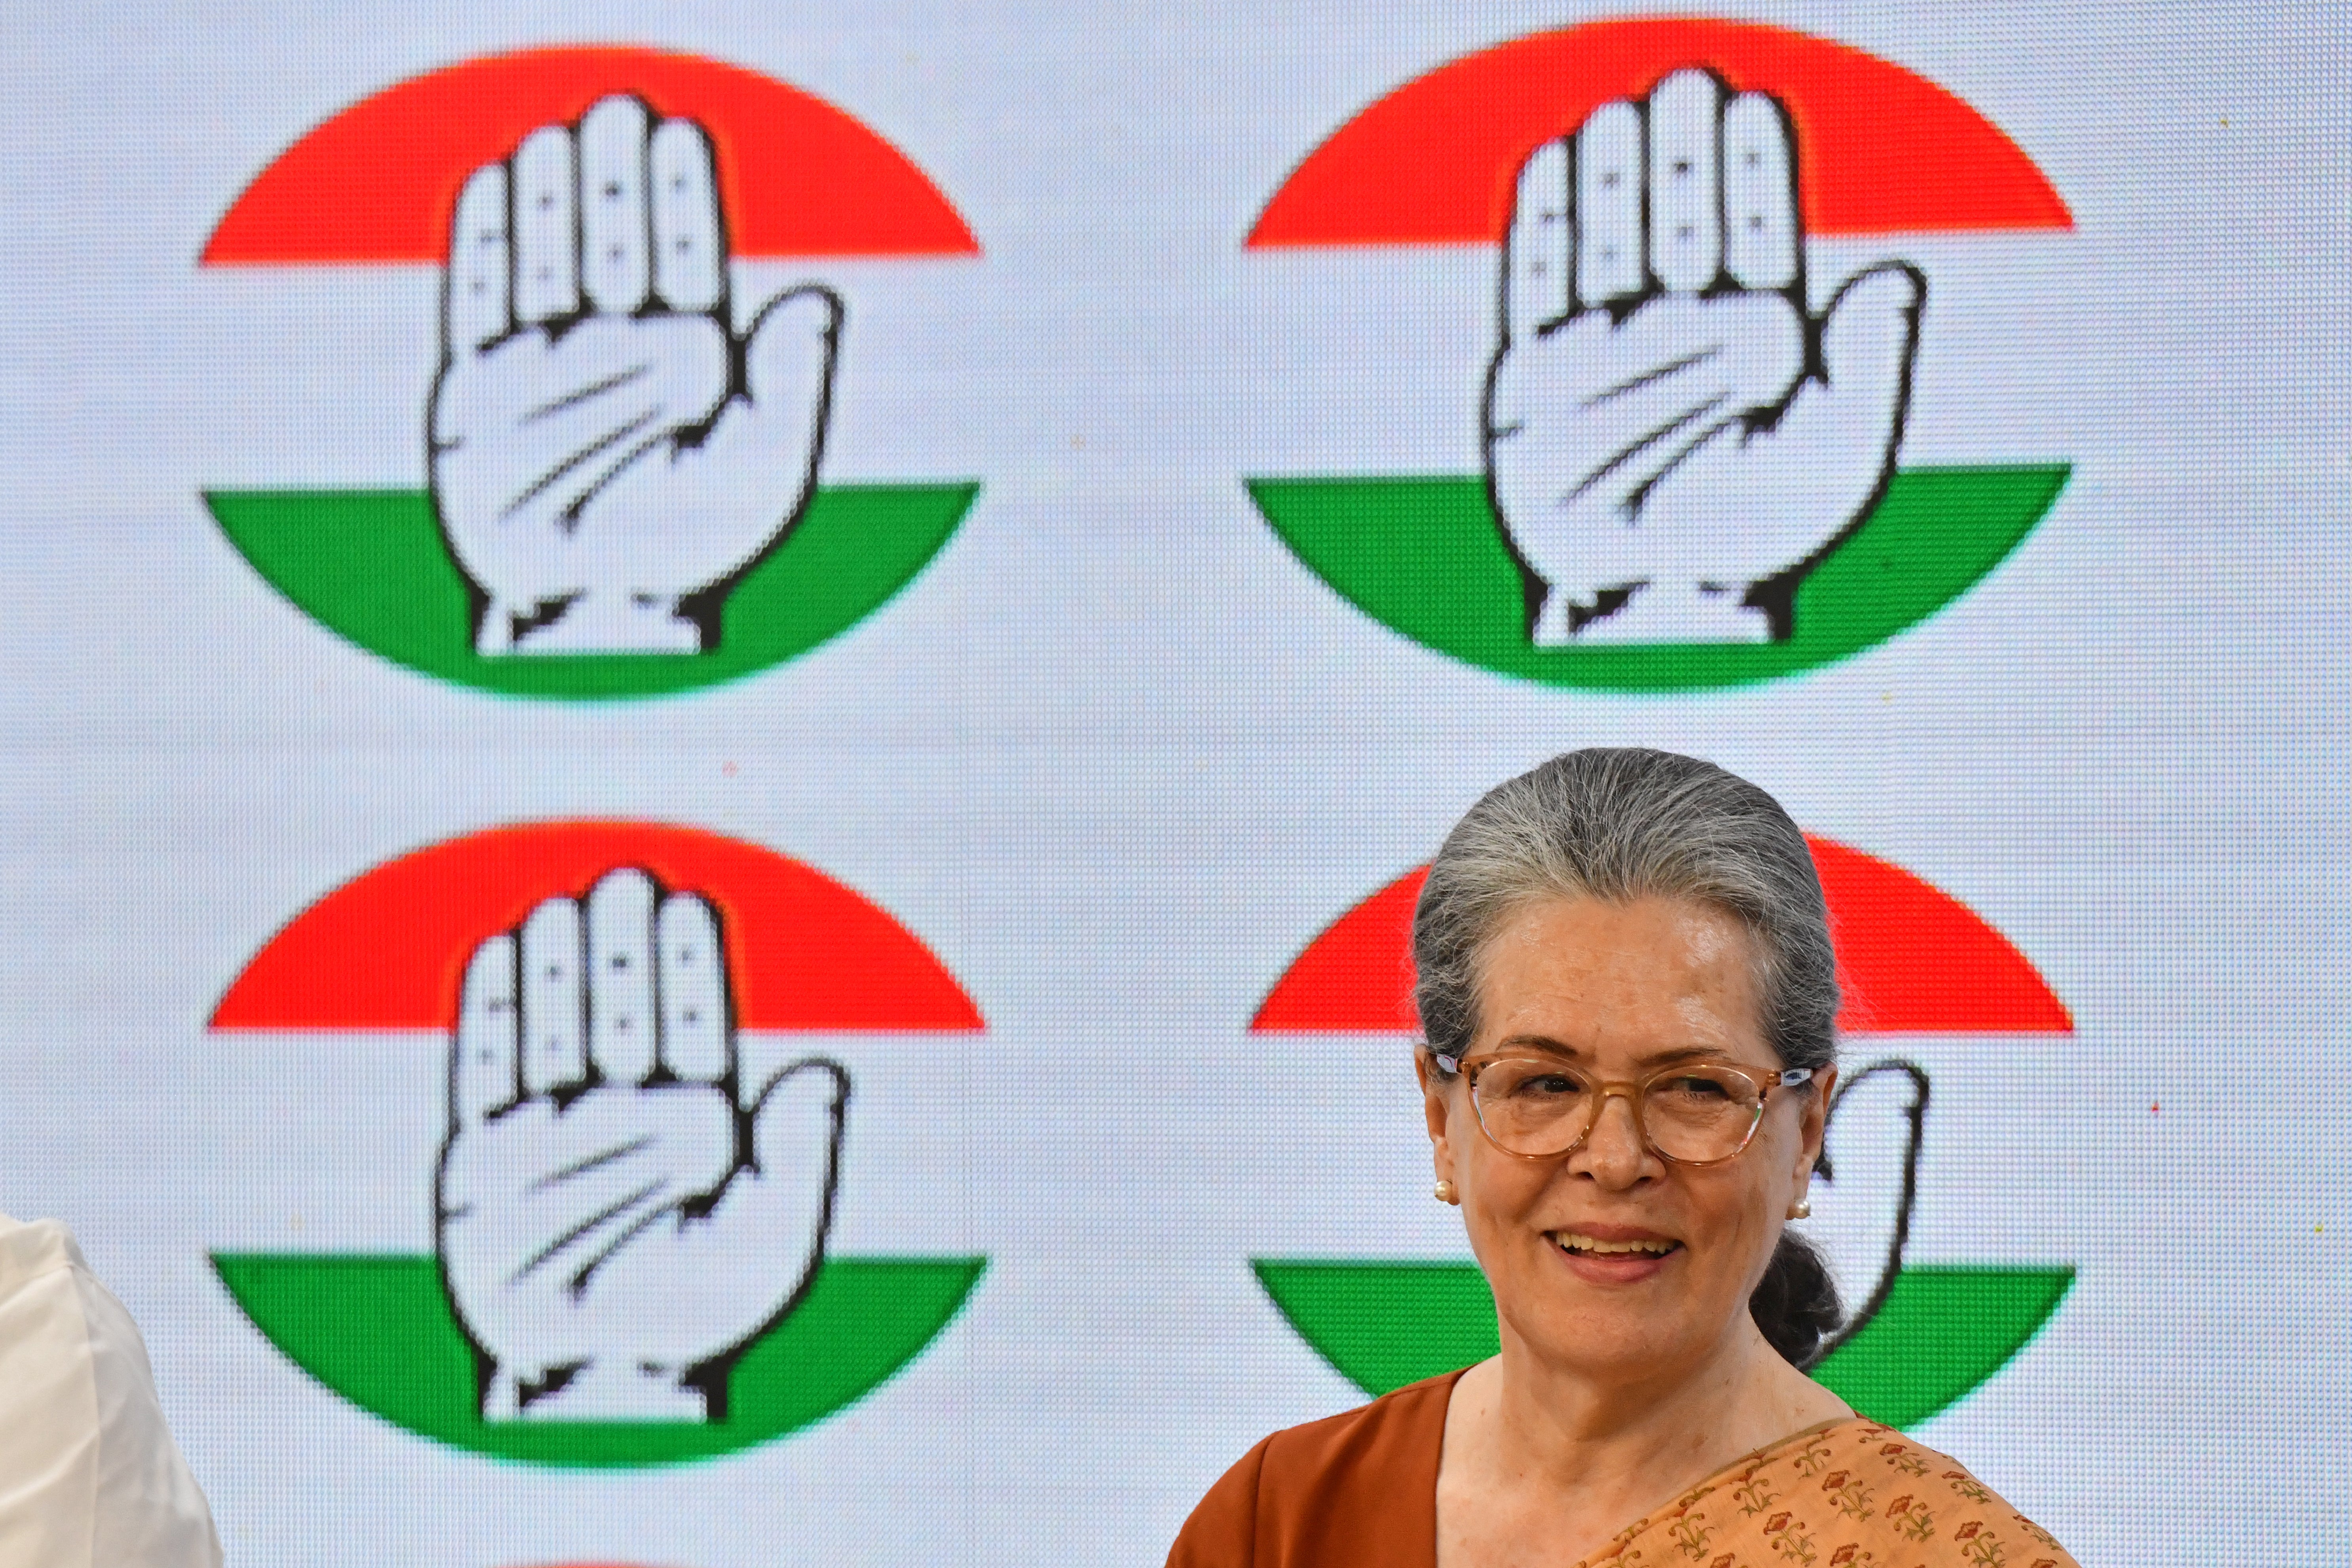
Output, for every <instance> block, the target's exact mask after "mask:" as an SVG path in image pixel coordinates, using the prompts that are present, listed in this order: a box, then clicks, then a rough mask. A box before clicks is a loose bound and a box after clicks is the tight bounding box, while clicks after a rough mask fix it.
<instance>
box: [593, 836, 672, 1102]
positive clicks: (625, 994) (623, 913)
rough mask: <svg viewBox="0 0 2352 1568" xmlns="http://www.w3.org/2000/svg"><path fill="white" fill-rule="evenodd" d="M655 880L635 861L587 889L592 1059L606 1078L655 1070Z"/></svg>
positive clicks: (633, 1077) (639, 1077) (625, 1078)
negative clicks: (637, 865) (632, 864)
mask: <svg viewBox="0 0 2352 1568" xmlns="http://www.w3.org/2000/svg"><path fill="white" fill-rule="evenodd" d="M653 947H654V883H653V879H652V878H650V877H648V876H646V874H645V873H644V872H643V871H640V870H638V869H637V868H635V867H634V866H624V867H622V868H619V869H618V870H613V871H607V872H605V873H604V876H602V877H600V878H598V879H596V885H595V886H594V887H593V888H592V889H589V891H588V1058H589V1060H591V1061H593V1062H594V1063H595V1064H596V1071H597V1072H598V1074H599V1075H600V1076H602V1077H603V1079H604V1081H605V1082H606V1083H612V1084H636V1083H643V1082H644V1081H645V1080H646V1079H647V1078H648V1077H649V1076H651V1075H652V1073H653V1070H654V1058H655V1049H656V1046H655V1034H656V1028H655V1017H654V952H653Z"/></svg>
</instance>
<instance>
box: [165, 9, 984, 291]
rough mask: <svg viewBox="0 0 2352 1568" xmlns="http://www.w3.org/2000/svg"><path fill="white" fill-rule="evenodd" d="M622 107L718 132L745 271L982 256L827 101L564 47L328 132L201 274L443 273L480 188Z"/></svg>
mask: <svg viewBox="0 0 2352 1568" xmlns="http://www.w3.org/2000/svg"><path fill="white" fill-rule="evenodd" d="M624 92H625V93H635V95H636V96H637V97H639V98H641V99H643V100H646V103H647V104H649V105H651V106H652V107H653V109H654V110H656V111H657V112H659V113H662V114H665V115H671V116H686V117H690V118H692V119H694V120H696V121H699V122H700V123H701V124H702V126H703V129H704V130H706V131H708V132H709V133H710V138H711V142H712V143H713V145H715V146H716V148H717V149H718V156H719V200H720V203H721V205H722V209H723V211H724V212H725V214H726V217H727V225H728V229H729V235H730V244H731V247H732V249H733V252H734V254H735V255H736V256H738V257H762V256H909V255H929V256H938V255H973V254H977V253H978V251H979V249H980V246H979V244H978V242H977V241H975V240H974V239H973V238H972V235H971V229H970V228H968V227H966V226H965V225H964V221H963V219H962V218H961V217H960V216H957V214H956V211H955V208H954V207H952V206H951V205H949V203H948V200H947V198H946V197H945V196H944V195H941V194H940V190H939V187H938V186H936V185H934V184H932V183H931V182H930V179H929V177H928V176H927V175H925V174H923V172H922V171H921V170H920V169H919V168H917V167H916V166H915V165H914V164H913V163H911V162H909V161H908V158H907V157H906V155H905V154H903V153H900V152H899V151H898V149H897V148H895V147H893V146H891V145H890V143H889V142H886V141H884V140H883V139H882V138H881V137H879V136H877V135H876V134H875V133H874V132H872V131H869V130H868V129H866V127H865V126H864V125H862V124H860V123H859V122H858V121H856V120H855V119H853V118H851V117H850V116H849V115H847V114H845V113H843V112H842V111H841V110H838V109H835V108H834V107H833V106H832V105H831V104H829V103H827V102H825V101H824V100H823V99H820V98H816V97H814V96H812V95H810V94H808V93H805V92H803V91H801V90H799V89H796V88H791V87H786V86H785V85H784V84H783V83H782V82H780V81H776V80H773V79H770V78H768V77H764V76H761V75H759V74H757V73H756V72H752V71H748V70H744V69H741V68H739V67H735V66H729V65H721V64H719V63H718V62H716V61H713V60H706V59H701V58H697V57H695V56H692V55H678V54H668V53H665V52H662V51H660V50H656V49H641V48H550V49H529V50H524V51H521V52H519V53H516V54H509V55H493V56H489V57H487V58H482V59H475V60H467V61H466V62H464V63H463V64H460V65H455V66H450V67H448V68H446V69H442V70H436V71H432V72H429V73H428V74H426V75H424V76H420V77H413V78H411V79H408V80H406V81H404V82H399V83H396V84H394V86H392V87H388V88H385V89H383V91H381V92H378V93H375V94H373V95H372V96H370V97H368V98H364V99H362V100H360V101H359V102H357V103H355V104H353V105H352V106H351V107H350V108H349V109H346V110H342V112H341V113H339V114H337V115H335V116H334V117H333V118H331V119H330V120H328V121H326V122H325V123H323V124H321V125H319V126H318V127H316V128H315V129H313V130H311V131H310V132H309V133H308V134H306V135H305V136H303V138H302V139H301V140H300V141H299V142H295V143H294V144H293V145H292V146H291V147H289V148H288V149H287V150H286V151H285V152H284V153H280V154H278V158H277V159H276V161H275V162H273V163H270V165H269V166H268V168H266V169H264V170H263V171H262V172H261V173H260V174H258V175H257V176H256V177H255V179H254V181H253V183H252V184H249V185H247V187H246V188H245V192H244V194H243V195H239V196H238V197H237V199H236V203H235V204H234V205H231V206H230V208H229V209H228V211H227V213H226V214H225V215H224V216H222V218H221V220H220V223H219V226H217V227H215V229H214V230H213V234H212V238H211V239H210V240H209V241H207V242H206V244H205V250H204V256H203V264H204V265H205V266H207V267H234V266H262V265H289V264H301V263H312V264H319V263H341V264H353V263H391V262H430V263H433V264H435V265H438V264H440V263H441V262H442V261H443V260H444V259H445V258H446V255H447V252H448V246H449V216H450V214H451V212H452V211H454V210H455V208H456V206H457V191H458V188H459V187H460V186H461V185H463V184H465V182H466V177H467V175H468V174H471V173H472V172H473V171H474V170H475V169H476V168H478V166H480V165H481V164H483V163H489V162H491V161H492V160H494V159H499V158H503V157H506V156H507V155H508V154H509V153H512V152H513V151H514V149H515V145H516V143H518V142H520V141H521V139H522V138H523V136H524V135H525V134H527V133H528V132H530V131H532V130H534V129H536V128H537V127H539V126H541V125H546V124H551V123H554V122H556V121H576V120H577V119H579V118H580V116H581V115H582V114H583V113H585V112H586V111H587V110H588V109H589V108H590V107H591V106H592V105H593V104H594V103H595V102H596V100H599V99H601V98H604V97H607V96H609V95H611V94H614V93H624Z"/></svg>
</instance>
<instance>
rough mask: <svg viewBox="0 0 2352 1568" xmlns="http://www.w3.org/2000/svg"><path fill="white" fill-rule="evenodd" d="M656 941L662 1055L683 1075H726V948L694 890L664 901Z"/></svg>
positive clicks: (708, 1078) (729, 1052)
mask: <svg viewBox="0 0 2352 1568" xmlns="http://www.w3.org/2000/svg"><path fill="white" fill-rule="evenodd" d="M655 941H656V948H657V951H658V952H659V954H660V957H659V960H658V962H659V963H660V966H661V1015H662V1027H661V1059H662V1062H663V1064H664V1065H665V1066H667V1068H669V1070H670V1071H672V1072H674V1073H676V1074H677V1076H678V1077H680V1078H682V1079H689V1080H692V1081H698V1082H703V1083H715V1082H717V1081H718V1080H719V1079H722V1078H725V1077H726V1076H727V1072H728V1069H729V1068H731V1067H732V1066H733V1065H734V1063H733V1060H732V1056H733V1051H734V1043H735V1035H734V1030H733V1028H732V1027H731V1026H730V1023H731V1020H730V1018H729V1016H728V1007H727V953H726V950H725V949H724V948H722V947H721V946H720V945H719V919H718V917H717V915H715V914H714V913H712V912H711V908H710V906H709V904H707V903H705V902H703V900H700V899H698V898H697V897H696V896H695V895H694V894H692V893H673V894H672V895H670V896H669V897H668V898H667V899H665V900H662V907H661V913H660V915H659V917H658V920H657V927H656V933H655Z"/></svg>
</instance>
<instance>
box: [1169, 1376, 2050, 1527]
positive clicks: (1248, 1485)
mask: <svg viewBox="0 0 2352 1568" xmlns="http://www.w3.org/2000/svg"><path fill="white" fill-rule="evenodd" d="M1459 1375H1460V1374H1459V1373H1449V1374H1447V1375H1446V1376H1444V1377H1434V1378H1431V1379H1429V1380H1428V1381H1427V1382H1425V1383H1416V1384H1411V1385H1409V1386H1407V1387H1404V1388H1400V1389H1398V1390H1397V1391H1396V1392H1395V1393H1394V1394H1389V1395H1387V1396H1386V1397H1384V1398H1381V1399H1377V1400H1374V1401H1373V1402H1372V1403H1371V1404H1370V1405H1365V1406H1364V1407H1363V1408H1361V1409H1360V1410H1350V1411H1349V1412H1347V1413H1346V1414H1345V1415H1334V1416H1332V1417H1330V1418H1329V1419H1328V1420H1324V1421H1314V1422H1309V1423H1308V1424H1307V1425H1306V1426H1294V1427H1291V1428H1290V1429H1289V1430H1287V1431H1284V1432H1276V1434H1274V1436H1271V1437H1268V1438H1266V1439H1265V1441H1264V1442H1262V1443H1260V1444H1259V1445H1258V1446H1257V1447H1255V1448H1252V1449H1251V1450H1250V1451H1249V1453H1248V1454H1246V1455H1244V1457H1243V1458H1242V1460H1241V1462H1240V1463H1239V1464H1237V1465H1235V1466H1234V1468H1232V1469H1230V1470H1228V1471H1226V1472H1225V1474H1224V1476H1223V1479H1220V1480H1219V1481H1218V1482H1217V1484H1216V1485H1215V1486H1213V1487H1212V1488H1211V1489H1209V1495H1208V1496H1206V1497H1204V1498H1202V1500H1201V1505H1200V1506H1199V1507H1198V1508H1196V1509H1194V1510H1192V1518H1191V1519H1190V1520H1188V1521H1185V1525H1184V1529H1183V1532H1182V1533H1181V1534H1180V1535H1179V1536H1178V1537H1177V1538H1176V1545H1175V1549H1174V1550H1173V1551H1172V1552H1170V1553H1169V1557H1168V1562H1169V1565H1170V1568H1435V1563H1436V1561H1437V1466H1438V1458H1439V1455H1440V1451H1441V1450H1442V1448H1443V1447H1444V1437H1445V1407H1446V1402H1447V1400H1448V1399H1449V1398H1450V1397H1451V1396H1452V1394H1453V1392H1454V1378H1455V1377H1458V1376H1459ZM1602 1563H1608V1564H1613V1565H1614V1568H1664V1565H1667V1564H1671V1565H1672V1568H2077V1565H2076V1564H2075V1562H2074V1559H2073V1558H2072V1557H2069V1556H2067V1555H2066V1553H2065V1552H2063V1551H2062V1550H2060V1548H2059V1546H2058V1543H2057V1542H2054V1541H2053V1540H2051V1539H2050V1537H2049V1536H2048V1535H2047V1534H2045V1533H2043V1531H2041V1530H2040V1529H2039V1528H2037V1527H2036V1526H2035V1525H2033V1524H2032V1523H2031V1522H2030V1521H2027V1520H2026V1519H2025V1517H2024V1516H2023V1515H2021V1514H2020V1513H2019V1512H2017V1510H2014V1509H2012V1508H2011V1507H2010V1506H2009V1505H2008V1504H2007V1503H2005V1502H2003V1501H2002V1500H2000V1498H1998V1497H1996V1496H1995V1495H1993V1492H1992V1490H1991V1489H1990V1488H1989V1487H1987V1486H1985V1485H1984V1484H1983V1483H1982V1482H1981V1481H1979V1480H1978V1479H1976V1478H1975V1477H1974V1476H1971V1475H1969V1472H1968V1471H1967V1470H1966V1469H1964V1468H1961V1467H1960V1466H1959V1465H1958V1464H1956V1463H1955V1462H1953V1461H1952V1460H1950V1459H1948V1458H1945V1457H1944V1456H1943V1455H1941V1454H1938V1453H1937V1452H1935V1451H1934V1450H1933V1449H1930V1448H1923V1447H1920V1446H1919V1445H1918V1444H1916V1443H1915V1442H1913V1441H1911V1440H1910V1439H1909V1438H1908V1437H1906V1436H1903V1434H1901V1433H1900V1432H1897V1431H1895V1430H1893V1429H1892V1428H1890V1427H1886V1426H1880V1425H1878V1424H1877V1423H1876V1422H1874V1421H1868V1420H1864V1419H1863V1418H1862V1417H1860V1416H1850V1417H1848V1418H1846V1419H1844V1420H1841V1421H1832V1422H1827V1423H1825V1424H1823V1425H1822V1426H1815V1427H1811V1428H1810V1429H1808V1430H1806V1431H1803V1432H1799V1433H1797V1434H1796V1435H1794V1436H1789V1437H1784V1438H1782V1439H1781V1440H1780V1441H1779V1442H1777V1443H1774V1444H1772V1445H1770V1446H1769V1447H1764V1448H1760V1449H1759V1450H1757V1451H1756V1452H1755V1453H1753V1454H1750V1455H1748V1457H1747V1458H1744V1459H1741V1460H1740V1461H1738V1463H1737V1464H1734V1465H1731V1466H1729V1467H1728V1468H1725V1469H1723V1470H1720V1471H1718V1472H1717V1474H1715V1475H1714V1476H1711V1477H1709V1478H1708V1479H1706V1480H1704V1481H1701V1482H1700V1483H1699V1484H1698V1485H1697V1486H1696V1487H1693V1488H1692V1489H1690V1490H1689V1491H1687V1492H1685V1493H1684V1494H1683V1495H1682V1496H1681V1497H1679V1498H1676V1499H1675V1500H1674V1502H1673V1503H1672V1504H1670V1505H1669V1506H1667V1507H1666V1508H1664V1509H1661V1510H1659V1511H1657V1512H1656V1513H1654V1514H1652V1515H1650V1516H1649V1517H1648V1518H1646V1519H1643V1520H1640V1521H1636V1522H1634V1523H1633V1524H1631V1525H1629V1526H1627V1527H1626V1528H1625V1529H1624V1530H1622V1531H1620V1532H1619V1533H1618V1535H1617V1537H1616V1539H1615V1540H1613V1541H1612V1542H1610V1543H1609V1546H1608V1548H1607V1549H1606V1550H1605V1551H1603V1552H1601V1553H1600V1555H1598V1556H1597V1557H1591V1558H1588V1559H1586V1560H1585V1562H1584V1563H1581V1564H1579V1568H1597V1565H1598V1564H1602Z"/></svg>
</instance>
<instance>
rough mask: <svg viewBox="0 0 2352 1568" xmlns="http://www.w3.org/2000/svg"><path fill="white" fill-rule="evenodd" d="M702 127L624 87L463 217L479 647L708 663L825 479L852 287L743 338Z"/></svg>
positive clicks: (437, 485)
mask: <svg viewBox="0 0 2352 1568" xmlns="http://www.w3.org/2000/svg"><path fill="white" fill-rule="evenodd" d="M726 243H727V242H726V235H725V232H724V227H723V215H722V214H721V213H720V211H719V187H718V180H717V175H716V172H715V167H714V165H713V163H712V160H711V150H710V143H709V140H708V139H707V138H706V137H705V136H704V135H703V132H702V129H701V127H700V126H698V125H696V124H695V123H694V122H693V121H687V120H665V121H661V122H660V123H659V124H658V125H656V124H653V123H651V121H650V117H649V116H648V114H647V113H646V107H645V105H643V104H642V103H639V102H638V101H637V100H635V99H633V98H608V99H605V100H603V101H602V102H600V103H598V104H597V105H596V106H595V107H594V108H593V109H591V110H589V111H588V112H587V114H585V115H584V116H583V117H582V119H581V121H580V124H579V128H578V130H577V132H574V131H573V130H572V129H571V128H569V127H566V126H562V125H550V126H543V127H541V129H539V130H537V131H534V132H531V133H530V135H529V136H527V137H525V138H524V139H523V142H522V144H521V145H520V147H518V148H517V149H516V150H515V153H514V156H513V157H512V158H510V159H509V160H507V161H506V162H505V163H489V164H486V165H484V166H483V167H481V168H479V169H477V170H475V171H474V174H473V175H472V177H471V178H469V179H468V180H467V182H466V186H465V189H464V191H463V192H462V193H461V194H460V195H459V196H458V198H457V215H456V217H455V218H454V220H453V221H452V223H451V226H450V233H449V267H448V283H447V290H448V291H447V294H446V299H445V301H444V310H443V344H442V353H443V360H442V368H441V374H440V376H439V378H438V379H437V380H436V382H435V383H434V387H433V405H432V409H431V412H430V414H429V416H428V425H429V429H428V434H427V445H428V447H429V448H430V452H431V463H432V478H433V502H434V505H435V507H436V509H437V510H438V511H439V513H440V519H441V531H442V533H443V536H444V537H445V538H446V540H447V541H448V544H449V549H450V551H451V552H452V553H453V554H455V555H456V557H457V563H458V565H459V566H460V567H461V568H462V569H463V570H464V572H465V574H466V575H467V577H468V578H470V579H472V581H473V584H474V586H475V588H476V589H477V591H478V594H479V595H480V596H481V598H482V600H483V603H482V605H481V618H480V620H479V621H478V624H477V628H476V632H475V646H476V647H477V648H478V650H479V651H480V652H482V653H484V654H506V653H614V652H635V653H694V652H697V651H701V650H705V649H708V648H710V647H714V646H716V642H717V632H718V626H719V604H720V602H721V601H722V600H723V599H724V598H725V596H726V594H727V592H728V590H729V589H730V588H731V587H732V586H733V585H734V584H735V582H736V581H737V580H738V579H739V578H740V575H741V574H742V573H743V572H744V571H746V570H747V569H748V568H749V567H751V565H752V564H753V563H755V562H757V561H758V560H759V559H760V558H761V556H762V555H763V554H765V553H766V552H768V551H769V550H771V549H772V548H773V547H774V546H775V545H776V544H778V543H779V542H782V539H783V537H784V535H785V534H786V533H787V532H788V531H790V530H791V528H792V526H793V523H794V522H796V521H798V520H799V518H800V516H801V514H802V513H803V511H804V510H806V509H807V506H808V502H809V497H810V496H811V494H812V493H813V492H814V489H815V485H816V466H817V456H818V453H819V451H820V450H821V448H822V447H823V446H824V427H825V416H826V411H827V405H828V400H829V398H830V396H831V390H832V384H833V361H834V346H835V342H836V340H837V339H838V337H839V335H840V328H841V301H840V300H838V299H837V298H835V296H834V294H833V293H832V292H831V291H830V290H828V289H824V288H821V287H818V286H815V285H808V286H804V287H802V288H799V289H793V290H791V291H790V292H787V293H784V294H782V295H779V296H778V297H777V298H775V299H773V300H770V301H769V302H768V303H767V305H766V307H765V308H764V309H762V310H761V311H760V312H759V315H758V317H757V318H756V319H755V320H754V321H752V322H751V330H750V331H749V332H748V333H746V334H744V335H743V336H742V337H740V338H738V337H737V336H736V334H735V332H734V331H733V330H732V328H731V326H730V318H729V310H730V307H729V301H728V289H727V252H726Z"/></svg>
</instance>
